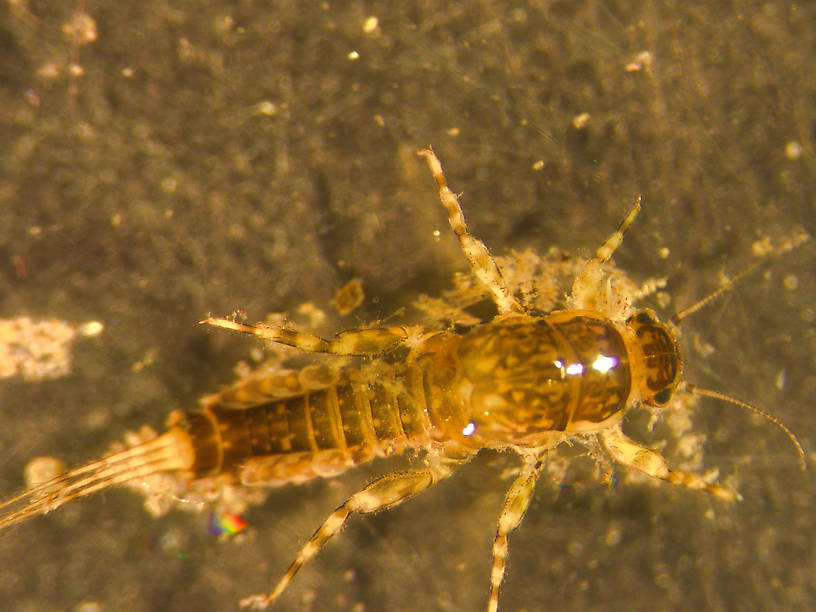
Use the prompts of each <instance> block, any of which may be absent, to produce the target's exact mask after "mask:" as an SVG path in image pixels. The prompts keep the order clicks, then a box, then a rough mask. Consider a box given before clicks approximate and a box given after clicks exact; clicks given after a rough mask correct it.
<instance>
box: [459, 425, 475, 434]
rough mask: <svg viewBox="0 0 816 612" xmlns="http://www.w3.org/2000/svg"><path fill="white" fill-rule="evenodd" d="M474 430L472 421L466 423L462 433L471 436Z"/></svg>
mask: <svg viewBox="0 0 816 612" xmlns="http://www.w3.org/2000/svg"><path fill="white" fill-rule="evenodd" d="M474 431H476V425H475V424H474V423H468V424H467V425H465V427H464V429H462V435H463V436H472V435H473V432H474Z"/></svg>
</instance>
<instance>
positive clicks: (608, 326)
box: [0, 149, 806, 611]
mask: <svg viewBox="0 0 816 612" xmlns="http://www.w3.org/2000/svg"><path fill="white" fill-rule="evenodd" d="M419 155H420V156H422V157H424V159H425V160H426V162H427V164H428V167H429V168H430V171H431V174H432V175H433V178H434V180H435V181H436V183H437V186H438V190H439V198H440V200H441V202H442V205H443V206H444V208H445V210H446V211H447V215H448V221H449V223H450V226H451V229H452V230H453V231H454V233H455V234H456V236H457V237H458V239H459V241H460V244H461V248H462V251H463V252H464V254H465V256H466V257H467V259H468V261H469V262H470V268H471V272H472V275H473V277H475V279H478V282H477V283H473V284H472V285H471V288H475V292H476V293H477V294H485V293H486V294H487V295H488V296H489V297H490V299H491V300H492V302H493V303H494V304H495V308H496V310H497V314H496V316H495V317H493V318H492V320H490V321H489V322H480V321H478V320H475V319H474V318H473V317H472V316H471V315H469V314H467V313H466V312H465V310H464V309H457V308H456V307H450V308H449V309H448V310H447V311H445V312H441V311H440V312H441V316H440V317H439V318H440V319H444V320H447V324H440V325H438V326H437V327H430V326H428V327H426V326H421V325H387V326H376V327H365V328H359V329H350V330H346V331H343V332H341V333H339V334H337V335H336V336H334V337H333V338H330V339H323V338H320V337H318V336H315V335H313V334H311V333H308V332H305V331H298V330H294V329H292V328H289V327H284V326H280V325H273V324H257V325H254V326H252V325H246V324H244V323H240V322H236V321H233V320H230V319H220V318H212V317H208V318H206V319H204V320H203V321H201V323H204V324H208V325H211V326H216V327H222V328H226V329H230V330H234V331H239V332H243V333H247V334H252V335H255V336H258V337H259V338H262V339H264V340H266V341H268V342H271V343H278V344H284V345H289V346H291V347H295V348H297V349H301V350H303V351H308V352H316V353H325V354H331V355H341V356H349V357H357V358H358V359H357V360H356V361H355V362H352V365H348V363H347V364H346V365H344V366H342V367H336V368H331V367H328V366H321V365H313V366H307V367H306V368H304V369H302V370H301V371H300V372H284V371H281V372H275V373H272V372H265V371H258V372H256V373H254V374H252V375H249V376H247V377H245V378H244V379H242V380H240V381H239V382H237V383H235V384H234V385H232V386H231V387H228V388H226V389H224V390H223V391H221V392H219V393H216V394H213V395H210V396H207V397H205V398H204V399H203V400H202V406H201V408H200V409H199V410H191V411H184V412H181V411H177V412H175V413H173V414H171V416H170V418H169V419H168V431H167V432H165V433H164V434H162V435H161V436H159V437H156V438H154V439H151V440H147V441H144V442H142V443H140V444H138V445H136V446H134V447H132V448H128V449H126V450H121V451H119V452H116V453H114V454H111V455H109V456H107V457H104V458H102V459H100V460H97V461H94V462H92V463H89V464H87V465H85V466H84V467H80V468H77V469H74V470H72V471H69V472H67V473H65V474H63V475H61V476H57V477H56V478H52V479H50V480H47V481H46V482H43V483H41V484H33V485H31V487H30V488H29V489H27V490H25V491H23V492H22V493H20V494H19V495H17V496H15V497H12V498H11V499H9V500H7V501H5V502H3V503H1V504H0V529H4V528H7V527H9V526H11V525H15V524H17V523H20V522H22V521H24V520H26V519H28V518H31V517H33V516H36V515H39V514H46V513H48V512H50V511H52V510H54V509H56V508H58V507H59V506H61V505H63V504H64V503H66V502H67V501H69V500H72V499H75V498H78V497H82V496H85V495H89V494H91V493H94V492H96V491H99V490H101V489H104V488H107V487H110V486H112V485H118V484H124V483H128V482H133V481H140V480H142V479H146V478H148V477H153V476H155V475H157V474H160V473H177V474H179V475H180V476H181V477H182V478H183V479H184V481H185V482H187V483H189V484H190V486H193V485H194V484H195V483H196V482H200V481H203V480H206V479H211V478H218V479H220V480H219V482H233V483H236V484H238V485H243V486H266V487H270V486H279V485H283V484H292V483H301V482H304V481H307V480H309V479H312V478H316V477H329V476H336V475H339V474H341V473H343V472H345V471H347V470H348V469H349V468H351V467H353V466H356V465H360V464H362V463H366V462H368V461H370V460H372V459H373V458H375V457H378V456H382V457H384V456H390V455H392V454H395V453H403V452H408V451H411V452H413V453H415V454H416V455H417V456H418V457H419V458H421V461H420V462H419V463H418V465H417V466H416V467H414V468H413V469H408V470H404V471H396V472H392V473H388V474H385V475H383V476H380V477H379V478H377V479H375V480H374V481H373V482H371V483H370V484H368V485H367V486H365V487H364V488H363V489H362V490H360V491H358V492H357V493H355V494H353V495H352V496H351V497H349V498H348V500H347V501H346V502H345V503H343V504H342V505H341V506H340V507H338V508H337V509H336V510H335V511H334V512H332V513H331V514H330V515H329V517H328V518H327V519H326V520H325V521H324V523H323V524H322V525H321V526H320V527H319V528H318V529H317V531H316V532H315V533H314V535H313V536H312V538H311V539H310V540H309V541H308V542H307V543H306V544H305V545H304V546H303V547H302V548H301V549H300V551H299V552H298V554H297V556H296V558H295V560H294V561H293V562H292V564H291V565H290V567H289V569H288V570H287V572H286V573H285V574H284V576H283V577H282V578H281V579H280V581H279V582H278V583H277V585H276V586H275V587H274V588H273V590H272V591H271V593H269V594H261V595H253V596H250V597H248V598H246V599H244V600H243V601H242V602H241V603H242V605H245V606H249V607H252V608H257V609H262V608H265V607H266V606H267V605H269V604H270V603H272V602H273V601H274V600H276V599H277V598H278V597H279V596H280V595H281V593H282V592H283V591H284V590H285V589H286V587H287V585H288V584H289V583H290V581H291V580H292V578H293V577H294V575H295V574H296V573H297V571H298V570H299V569H300V568H301V567H302V566H303V565H304V564H305V563H307V562H308V561H309V560H311V559H312V558H313V557H314V556H315V555H316V554H317V553H318V552H319V551H320V549H321V548H322V547H323V546H324V545H325V544H326V542H327V541H328V540H329V539H330V538H331V537H332V536H333V535H335V534H336V533H337V532H339V531H340V530H341V528H342V527H343V525H344V524H345V523H346V521H347V519H348V518H349V516H350V515H351V514H352V513H355V512H356V513H361V514H368V513H373V512H377V511H380V510H384V509H387V508H391V507H393V506H396V505H397V504H400V503H402V502H404V501H406V500H408V499H409V498H411V497H413V496H415V495H417V494H418V493H420V492H421V491H424V490H425V489H427V488H429V487H430V486H432V485H434V484H435V483H437V482H439V481H440V480H442V479H445V478H447V477H449V476H451V475H452V474H453V473H454V472H455V471H456V469H457V468H459V467H461V466H462V465H463V464H465V463H467V462H468V461H469V460H470V459H472V458H473V457H474V456H475V455H476V454H477V453H478V452H479V451H480V450H482V449H494V450H500V451H502V450H508V451H513V452H515V453H516V454H517V455H518V456H519V457H520V458H521V464H522V465H521V468H520V470H519V473H518V475H517V476H516V478H515V480H514V482H513V483H512V485H511V486H510V488H509V490H508V492H507V495H506V498H505V501H504V505H503V508H502V510H501V513H500V516H499V519H498V526H497V530H496V535H495V538H494V541H493V551H492V556H493V562H492V570H491V572H490V594H489V598H488V605H487V609H488V610H489V611H495V610H497V608H498V600H499V587H500V586H501V584H502V581H503V578H504V570H505V564H506V559H507V554H508V536H509V534H510V533H511V532H512V531H513V530H515V529H516V527H518V525H519V524H520V522H521V520H522V518H523V516H524V514H525V512H526V510H527V507H528V505H529V503H530V499H531V497H532V492H533V489H534V487H535V484H536V480H537V479H538V477H539V475H540V474H541V472H542V470H543V469H544V468H545V465H546V459H547V456H548V455H549V454H550V453H552V452H553V451H554V450H555V449H556V448H557V447H558V446H559V445H561V444H562V443H564V442H569V443H574V442H577V443H580V444H583V445H584V446H586V447H587V448H588V450H589V453H590V455H591V456H592V457H593V458H595V459H596V460H597V461H598V462H600V463H604V464H607V463H609V462H610V461H611V462H615V463H618V464H622V465H624V466H627V467H629V468H632V469H634V470H637V471H640V472H643V473H645V474H646V475H648V476H651V477H654V478H657V479H662V480H665V481H667V482H670V483H673V484H680V485H684V486H686V487H688V488H691V489H700V490H703V491H706V492H708V493H710V494H712V495H713V496H714V497H716V498H717V499H719V500H722V501H724V502H731V501H734V500H737V499H739V495H738V494H737V493H736V492H734V491H733V490H731V489H730V488H727V487H724V486H720V485H718V484H715V483H713V482H709V480H707V479H705V478H702V477H700V476H697V475H695V474H692V473H688V472H683V471H679V470H674V469H672V468H670V467H669V465H668V464H667V462H666V460H665V459H664V458H663V457H662V456H661V455H660V454H659V453H658V452H656V451H654V450H651V449H649V448H646V447H644V446H642V445H640V444H638V443H636V442H635V441H633V440H631V439H630V438H629V437H627V436H626V435H625V434H624V433H623V431H622V429H621V423H622V419H623V416H624V414H625V413H626V411H627V410H628V409H630V408H632V407H633V406H638V405H643V406H647V407H663V406H667V404H668V403H669V401H670V400H671V399H672V396H673V394H675V392H677V391H678V390H681V391H683V392H686V393H692V394H696V395H701V396H708V397H714V398H718V399H723V400H726V401H730V402H732V403H735V404H737V405H740V406H742V407H744V408H746V409H748V410H750V411H753V412H755V413H758V414H761V415H762V416H764V417H765V418H766V419H768V420H770V421H771V422H773V423H774V424H776V425H777V426H778V427H780V428H781V429H782V430H783V431H784V432H785V433H786V434H787V435H788V437H789V438H790V439H791V441H792V442H793V444H794V445H795V446H796V450H797V451H798V452H799V456H800V459H801V461H802V467H803V468H804V466H805V462H804V453H803V451H802V448H801V446H800V444H799V442H798V441H797V440H796V438H795V436H794V435H793V434H792V433H791V432H790V431H789V430H788V429H787V428H786V427H785V426H784V425H782V424H781V423H780V422H779V421H777V420H776V419H775V418H773V417H771V416H769V415H767V414H765V413H764V412H762V411H761V410H759V409H758V408H756V407H754V406H751V405H750V404H746V403H744V402H740V401H738V400H732V399H731V398H728V397H726V396H723V395H721V394H719V393H717V392H714V391H708V390H705V389H700V388H697V387H695V386H693V385H690V384H687V383H684V382H683V380H682V373H683V362H682V359H681V355H680V351H679V348H678V343H677V329H676V325H677V324H678V323H679V322H680V321H681V320H682V319H684V318H685V317H687V316H688V315H690V314H691V313H693V312H695V311H696V310H698V309H699V308H700V307H702V306H703V305H704V304H706V303H708V302H709V301H711V300H712V299H713V298H714V297H716V296H718V295H719V294H721V293H722V292H723V291H725V290H726V289H728V288H729V287H730V286H731V285H733V283H734V282H736V280H738V278H740V277H741V276H744V275H745V274H747V273H748V272H750V271H752V270H753V269H754V268H755V267H756V266H757V264H758V262H757V263H755V264H754V265H753V266H751V267H749V268H748V269H747V270H745V271H744V272H743V273H742V274H740V275H739V276H738V277H737V278H735V279H734V280H732V281H731V282H729V283H727V284H726V285H724V286H723V287H721V288H720V289H718V290H717V291H715V292H714V293H712V294H711V295H709V296H708V297H706V298H704V299H703V300H700V301H699V302H697V303H696V304H694V305H693V306H691V307H689V308H687V309H686V310H684V311H682V312H680V313H678V314H676V315H674V316H673V317H672V318H671V320H670V321H669V322H667V323H662V322H660V321H659V320H658V318H657V316H656V314H655V313H654V312H653V311H651V310H649V309H635V308H634V307H633V303H634V302H635V301H636V300H637V299H638V298H640V297H642V296H643V295H644V294H646V293H649V292H650V291H654V287H648V286H644V288H642V289H641V290H639V291H637V290H626V291H624V290H623V289H621V286H622V285H624V284H625V283H623V282H622V281H621V279H620V277H617V276H616V269H615V268H614V266H612V264H611V263H610V258H611V257H612V254H613V253H614V251H615V249H616V248H617V247H618V246H619V245H620V244H621V242H622V240H623V236H624V233H625V232H626V230H627V229H628V228H629V226H630V225H631V223H632V222H633V221H634V219H635V217H636V216H637V214H638V212H639V210H640V199H638V200H637V201H636V202H635V204H634V205H633V206H632V208H631V209H630V210H629V212H628V214H627V215H626V216H625V218H624V219H623V221H622V222H621V223H620V225H619V227H618V228H617V230H616V231H615V232H613V233H612V234H611V235H610V236H609V237H608V238H607V239H606V241H605V242H604V243H603V244H602V245H601V247H600V248H599V249H598V250H597V251H596V252H595V254H594V255H593V256H592V257H591V258H590V259H589V260H588V261H586V262H583V263H581V264H580V265H578V266H575V269H574V279H573V281H572V286H571V290H570V292H569V295H568V296H567V297H566V302H565V304H564V305H563V307H562V309H560V310H552V307H549V308H548V309H547V310H549V312H548V313H547V314H544V315H541V314H539V313H540V312H542V309H541V308H540V304H538V303H537V302H536V301H535V300H536V292H535V291H534V290H533V289H531V287H530V286H527V285H515V284H514V283H512V282H511V281H512V279H511V276H512V271H511V270H510V269H509V268H510V266H507V267H506V268H505V270H504V271H505V273H507V274H503V273H502V269H501V268H500V265H499V264H498V263H497V260H496V259H494V258H493V257H492V255H491V254H490V252H489V251H488V249H487V247H486V246H485V245H484V243H483V242H481V241H480V240H478V239H476V238H474V237H473V236H472V235H471V234H470V233H469V231H468V228H467V225H466V224H465V219H464V215H463V213H462V209H461V207H460V205H459V202H458V199H457V197H456V196H455V195H454V193H453V192H452V191H451V190H450V189H449V188H448V186H447V183H446V180H445V176H444V174H443V172H442V166H441V164H440V162H439V160H438V159H437V157H436V155H435V154H434V153H433V151H431V150H430V149H427V150H423V151H419ZM804 239H806V237H804V236H802V237H799V238H797V239H795V240H792V241H790V242H789V243H787V244H785V245H783V246H781V247H779V248H777V249H776V250H775V251H774V253H781V252H784V251H787V250H790V249H791V248H793V247H795V246H796V245H797V244H798V243H799V242H801V241H803V240H804ZM498 261H499V262H501V261H502V260H501V259H499V260H498ZM549 280H551V279H543V281H544V282H547V281H549ZM465 285H467V283H464V284H463V287H464V286H465ZM428 300H430V298H428ZM428 304H430V302H429V301H426V302H425V306H426V307H428ZM442 310H444V309H442Z"/></svg>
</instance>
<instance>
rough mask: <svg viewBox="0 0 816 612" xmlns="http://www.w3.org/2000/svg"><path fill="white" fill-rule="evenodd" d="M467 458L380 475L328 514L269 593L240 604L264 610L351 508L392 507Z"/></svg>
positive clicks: (337, 528) (370, 510)
mask: <svg viewBox="0 0 816 612" xmlns="http://www.w3.org/2000/svg"><path fill="white" fill-rule="evenodd" d="M464 461H467V458H464V459H448V460H444V459H443V460H441V461H437V462H434V463H433V464H432V465H431V466H429V467H427V468H424V469H419V470H410V471H406V472H395V473H393V474H386V475H385V476H382V477H380V478H378V479H377V480H375V481H374V482H372V483H371V484H369V485H368V486H366V487H365V488H364V489H362V490H361V491H359V492H357V493H355V494H354V495H352V496H351V497H350V498H349V499H348V500H347V501H346V502H345V503H344V504H343V505H342V506H340V507H339V508H337V510H335V511H334V512H332V513H331V514H330V515H329V517H328V518H327V519H326V520H325V521H324V522H323V524H322V525H321V526H320V528H318V530H317V531H315V533H314V535H313V536H312V537H311V539H310V540H309V541H308V542H306V544H304V545H303V547H302V548H301V549H300V552H298V554H297V557H296V558H295V560H294V561H293V562H292V564H291V565H290V566H289V569H288V570H286V573H285V574H284V575H283V577H282V578H281V579H280V581H279V582H278V584H277V585H275V588H274V589H273V590H272V592H271V593H270V594H269V595H251V596H250V597H247V598H245V599H243V600H241V606H242V607H251V608H252V609H256V610H263V609H265V608H266V607H267V606H268V605H269V604H270V603H272V602H273V601H275V600H276V599H277V598H278V597H279V596H280V595H281V593H283V591H284V590H286V587H287V586H288V585H289V583H290V582H291V581H292V578H293V577H294V576H295V574H297V572H298V570H299V569H300V568H301V567H303V566H304V565H306V563H308V562H309V561H311V560H312V559H313V558H314V557H315V555H317V553H318V552H320V549H321V548H323V547H324V546H325V545H326V543H327V542H328V541H329V539H330V538H331V537H332V536H334V535H335V534H336V533H337V532H339V531H340V530H341V529H342V528H343V526H344V525H345V524H346V521H347V520H348V518H349V516H350V515H351V513H352V512H357V513H360V514H371V513H374V512H378V511H380V510H385V509H387V508H393V507H394V506H396V505H398V504H401V503H402V502H404V501H405V500H407V499H410V498H412V497H413V496H415V495H417V494H418V493H421V492H422V491H424V490H425V489H427V488H428V487H430V486H431V485H433V484H436V483H437V482H439V481H440V480H442V479H443V478H447V477H448V476H450V475H451V474H452V473H453V471H454V469H455V467H456V466H457V465H458V464H460V463H463V462H464Z"/></svg>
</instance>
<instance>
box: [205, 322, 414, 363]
mask: <svg viewBox="0 0 816 612" xmlns="http://www.w3.org/2000/svg"><path fill="white" fill-rule="evenodd" d="M199 324H201V325H212V326H214V327H223V328H224V329H230V330H233V331H237V332H241V333H244V334H251V335H253V336H258V337H259V338H263V339H264V340H268V341H270V342H277V343H278V344H286V345H287V346H293V347H295V348H299V349H301V350H304V351H310V352H314V353H331V354H333V355H361V356H374V355H382V354H384V353H388V352H389V351H393V350H394V349H396V348H397V347H398V346H399V345H400V344H402V343H404V342H408V341H409V340H410V339H411V338H412V337H413V338H415V339H419V338H421V336H422V329H421V328H413V327H408V326H405V325H392V326H388V327H366V328H361V329H349V330H346V331H344V332H341V333H339V334H337V335H336V336H335V337H334V338H332V339H331V340H324V339H323V338H320V337H319V336H315V335H314V334H310V333H309V332H304V331H299V330H294V329H286V328H284V327H278V326H276V325H266V324H264V323H258V324H257V325H246V324H245V323H238V322H237V321H231V320H229V319H217V318H214V317H207V318H206V319H204V320H202V321H199Z"/></svg>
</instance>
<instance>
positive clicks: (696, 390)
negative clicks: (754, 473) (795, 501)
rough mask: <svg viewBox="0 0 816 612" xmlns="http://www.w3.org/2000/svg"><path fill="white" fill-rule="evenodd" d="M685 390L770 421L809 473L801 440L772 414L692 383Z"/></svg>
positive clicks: (686, 385)
mask: <svg viewBox="0 0 816 612" xmlns="http://www.w3.org/2000/svg"><path fill="white" fill-rule="evenodd" d="M685 390H686V391H687V392H688V393H690V394H691V395H701V396H703V397H711V398H713V399H718V400H722V401H724V402H728V403H729V404H734V405H736V406H740V407H742V408H745V409H746V410H749V411H750V412H753V413H754V414H758V415H759V416H761V417H762V418H763V419H765V420H766V421H770V422H771V423H773V424H774V425H776V426H777V427H778V428H779V429H781V430H782V431H784V432H785V435H786V436H788V439H789V440H790V441H791V442H792V443H793V445H794V446H795V447H796V452H797V453H799V464H800V465H801V467H802V471H803V472H804V471H807V461H806V459H805V451H804V449H803V448H802V445H801V444H800V443H799V439H798V438H797V437H796V435H795V434H794V433H793V432H792V431H791V430H790V429H788V428H787V427H786V426H785V424H784V423H782V421H780V420H779V419H777V418H776V417H774V416H771V415H770V414H768V413H767V412H765V411H764V410H761V409H759V408H757V407H756V406H752V405H751V404H749V403H747V402H743V401H740V400H738V399H734V398H733V397H729V396H728V395H726V394H725V393H720V392H719V391H712V390H710V389H702V388H700V387H698V386H697V385H692V384H691V383H686V384H685Z"/></svg>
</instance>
